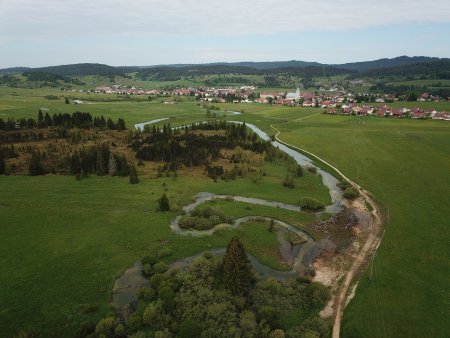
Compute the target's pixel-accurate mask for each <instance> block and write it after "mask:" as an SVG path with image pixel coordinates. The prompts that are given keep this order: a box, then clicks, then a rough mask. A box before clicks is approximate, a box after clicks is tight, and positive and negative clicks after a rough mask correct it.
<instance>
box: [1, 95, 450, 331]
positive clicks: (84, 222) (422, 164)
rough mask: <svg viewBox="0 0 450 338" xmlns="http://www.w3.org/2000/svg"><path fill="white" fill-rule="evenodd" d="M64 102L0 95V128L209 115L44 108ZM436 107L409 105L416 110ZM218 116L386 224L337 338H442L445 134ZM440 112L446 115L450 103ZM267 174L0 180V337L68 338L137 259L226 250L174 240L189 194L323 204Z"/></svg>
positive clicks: (350, 122)
mask: <svg viewBox="0 0 450 338" xmlns="http://www.w3.org/2000/svg"><path fill="white" fill-rule="evenodd" d="M58 93H59V91H57V90H55V89H39V90H27V89H14V88H1V89H0V117H1V118H7V117H10V116H14V117H36V115H37V111H38V110H39V109H40V108H47V109H49V112H50V113H54V112H68V113H71V112H73V111H75V110H80V111H89V112H91V113H92V114H93V115H101V114H103V115H104V116H105V117H111V118H114V119H116V118H118V117H124V118H125V121H126V123H127V126H128V127H129V128H130V127H132V125H133V124H135V123H138V122H143V121H148V120H151V119H155V118H161V117H169V118H170V120H169V121H170V123H171V124H172V125H180V124H183V123H188V122H190V121H200V120H204V119H205V110H204V109H202V108H201V107H199V106H197V105H196V103H195V102H183V103H180V104H176V105H163V104H160V103H159V102H154V101H152V102H148V101H145V100H141V101H119V102H92V104H83V105H73V104H70V105H66V104H64V100H63V99H60V100H48V99H46V98H45V96H46V95H59V94H58ZM402 104H403V105H405V106H408V105H409V104H408V103H403V102H402ZM431 104H432V103H411V105H412V106H422V107H424V108H426V107H429V106H430V105H431ZM395 105H396V104H395ZM395 105H393V106H395ZM433 105H434V104H433ZM219 106H220V108H221V110H233V111H241V110H244V114H242V115H236V116H230V117H227V119H229V120H244V121H247V122H250V123H254V124H256V125H258V126H259V127H260V128H261V129H263V130H264V131H266V132H268V133H269V134H275V131H274V130H273V129H271V127H270V126H271V125H272V124H274V125H275V126H276V127H277V128H278V129H279V130H280V131H281V134H280V135H279V137H280V138H281V139H282V140H283V141H285V142H288V143H290V144H293V145H295V146H298V147H300V148H303V149H306V150H308V151H311V152H313V153H315V154H317V155H318V156H320V157H322V158H324V159H325V160H326V161H328V162H330V163H332V164H333V165H335V166H336V167H337V168H339V169H340V170H341V171H342V172H343V173H344V174H345V175H347V176H349V177H350V178H351V179H353V180H354V181H356V182H357V183H358V184H360V185H361V186H362V187H364V188H365V189H367V190H368V191H370V192H371V193H373V194H374V196H375V198H376V199H377V200H378V201H379V202H380V203H381V204H382V205H383V206H384V207H385V208H386V209H387V210H388V211H389V222H388V223H387V224H386V227H385V229H386V232H385V235H384V238H383V241H382V244H381V246H380V248H379V250H378V252H377V255H376V256H375V259H374V262H373V266H371V267H369V268H368V269H366V271H365V272H364V273H363V274H362V277H361V281H360V283H359V286H358V289H357V292H356V297H355V298H354V299H353V300H352V301H351V303H350V304H349V306H348V308H347V309H346V312H345V315H344V323H343V332H342V335H343V337H361V336H363V337H400V336H401V337H446V336H448V335H449V333H450V327H449V324H448V320H447V319H448V317H450V313H449V303H448V298H449V288H448V285H450V283H449V282H450V280H449V269H448V267H449V263H450V261H449V257H450V252H449V247H448V238H450V233H449V228H448V219H449V217H450V212H449V208H448V202H447V196H448V194H449V190H450V188H449V187H450V179H449V176H448V168H449V167H450V157H449V154H448V145H449V144H450V124H449V123H448V122H446V121H430V120H427V121H416V120H409V119H393V118H390V119H385V118H376V117H373V118H360V117H351V116H330V115H322V114H320V112H321V110H317V109H314V108H289V107H280V106H269V105H260V104H239V105H235V104H228V105H225V104H222V105H219ZM434 106H435V105H434ZM439 107H441V108H442V109H446V110H450V109H449V104H448V103H440V104H439ZM439 107H436V108H439ZM305 117H307V118H305ZM290 121H291V122H290ZM285 122H289V123H285ZM283 123H284V124H283ZM271 171H272V172H273V175H274V177H275V178H273V180H272V178H271V177H270V176H269V177H268V178H267V179H266V182H265V183H267V184H264V182H263V183H262V184H255V183H254V182H252V181H251V180H250V179H248V178H244V179H238V180H237V181H235V182H223V181H219V182H218V183H214V182H213V181H212V180H211V179H209V178H207V177H203V176H201V175H197V176H195V179H193V178H192V177H187V176H186V177H184V176H181V175H180V176H179V177H178V178H177V179H176V180H174V179H173V178H171V177H170V178H169V177H164V178H155V175H149V174H148V173H147V174H146V175H144V176H142V177H141V183H140V184H138V185H130V184H129V183H128V179H121V178H111V177H94V176H92V177H90V178H87V179H83V180H81V181H76V180H75V179H74V177H70V176H53V175H48V176H45V177H25V176H9V177H4V176H2V177H0V191H1V194H0V223H1V224H2V226H1V227H0V244H1V245H0V268H1V270H2V274H1V276H0V282H1V284H2V288H1V290H0V302H1V304H2V308H1V311H0V323H1V324H0V325H1V331H2V334H5V335H6V336H7V337H9V336H12V335H13V334H15V333H16V332H17V331H18V329H20V328H29V329H36V330H37V331H39V332H41V334H42V335H43V336H44V337H51V336H54V337H70V336H71V335H72V334H73V330H74V328H76V327H78V326H79V325H80V324H81V323H83V322H85V321H88V320H89V321H92V322H95V321H96V320H98V319H100V318H102V317H104V316H105V315H106V314H107V313H108V312H109V311H111V308H110V307H109V306H108V302H109V301H110V296H111V287H112V283H113V280H114V278H116V277H117V276H119V275H120V274H121V273H122V272H123V271H124V270H125V269H126V268H128V267H129V266H131V265H132V263H133V262H134V261H136V260H138V259H139V258H140V257H142V256H143V255H145V254H148V253H152V252H154V251H156V250H159V249H160V248H161V247H163V246H169V247H170V248H171V249H172V251H173V255H172V256H171V257H169V258H168V259H169V260H171V259H176V258H181V257H185V256H189V255H192V254H195V253H197V252H200V251H203V250H207V249H209V248H213V247H221V246H224V245H225V243H227V241H228V240H229V239H230V238H231V236H232V235H233V234H234V232H223V233H220V234H219V235H215V236H211V237H208V238H185V237H180V236H176V235H174V234H173V233H172V232H171V231H170V229H169V227H168V224H169V222H170V220H171V219H172V218H173V217H174V216H175V215H176V214H177V213H178V212H179V211H180V208H181V207H182V206H183V205H185V204H188V203H189V202H190V201H191V199H192V198H193V196H194V195H195V194H196V193H197V192H200V191H210V192H214V193H219V194H236V195H247V196H254V197H259V198H267V199H271V200H277V201H285V202H289V203H296V202H297V200H298V199H299V197H300V195H301V194H305V195H308V196H311V197H314V198H318V199H321V200H323V202H325V203H326V202H327V201H328V200H327V198H329V197H328V195H327V193H326V190H325V188H324V187H323V186H321V184H320V182H318V181H317V180H316V179H315V177H314V176H312V175H311V176H307V177H304V178H302V179H304V181H303V182H304V183H303V185H299V186H298V187H297V189H295V190H290V189H287V188H283V187H282V186H281V184H279V183H278V181H280V182H281V180H282V178H283V177H284V172H282V169H280V168H277V167H276V166H275V167H273V168H272V169H271ZM278 176H279V179H278ZM163 182H164V183H166V187H167V190H168V191H167V194H168V196H169V199H170V201H171V205H172V208H173V210H172V211H171V212H169V213H161V212H156V211H155V209H156V200H157V198H159V197H160V196H161V194H162V193H163V192H164V191H165V189H166V187H165V186H163ZM253 208H256V207H253ZM258 208H259V207H258ZM266 209H267V210H266V211H265V213H264V214H267V215H273V216H277V217H278V216H279V218H284V220H286V221H288V222H297V223H298V224H300V225H301V226H303V225H305V226H306V225H307V221H308V219H309V217H310V215H308V214H302V215H298V218H296V217H294V216H295V215H290V214H289V213H288V212H281V211H279V210H276V211H274V210H269V209H270V208H266ZM239 210H241V209H237V211H235V212H236V213H238V211H239ZM244 211H245V209H244V210H241V211H239V212H243V213H244ZM230 212H231V211H230ZM258 212H260V211H259V210H258ZM278 214H279V215H278ZM252 229H254V231H258V230H261V231H263V233H261V234H259V235H258V237H257V238H258V241H257V242H256V243H257V244H256V245H258V243H263V242H264V239H265V236H266V235H267V234H266V233H265V231H267V230H266V229H258V228H257V227H253V228H252ZM252 231H253V230H252ZM243 236H244V237H245V238H250V237H251V236H249V235H248V234H245V233H244V234H243ZM244 244H245V241H244ZM254 252H257V250H256V249H255V250H254Z"/></svg>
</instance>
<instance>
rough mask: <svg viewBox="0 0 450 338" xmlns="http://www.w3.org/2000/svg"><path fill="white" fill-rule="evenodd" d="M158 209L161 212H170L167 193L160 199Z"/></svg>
mask: <svg viewBox="0 0 450 338" xmlns="http://www.w3.org/2000/svg"><path fill="white" fill-rule="evenodd" d="M158 209H159V210H160V211H169V210H170V204H169V199H168V198H167V195H166V194H165V193H164V194H163V195H162V196H161V198H160V199H158Z"/></svg>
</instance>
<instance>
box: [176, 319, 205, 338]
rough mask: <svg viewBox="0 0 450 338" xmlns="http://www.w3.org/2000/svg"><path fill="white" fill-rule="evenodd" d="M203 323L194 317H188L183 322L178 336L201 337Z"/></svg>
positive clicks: (184, 337) (186, 337)
mask: <svg viewBox="0 0 450 338" xmlns="http://www.w3.org/2000/svg"><path fill="white" fill-rule="evenodd" d="M201 329H202V328H201V325H200V324H199V323H198V322H197V321H196V320H193V319H190V318H188V319H186V320H185V321H184V322H182V323H181V325H180V329H179V331H178V335H177V337H180V338H195V337H199V336H200V334H201V333H202V330H201Z"/></svg>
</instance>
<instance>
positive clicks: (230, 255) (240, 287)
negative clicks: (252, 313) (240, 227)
mask: <svg viewBox="0 0 450 338" xmlns="http://www.w3.org/2000/svg"><path fill="white" fill-rule="evenodd" d="M253 282H254V276H253V272H252V269H251V265H250V261H249V260H248V258H247V254H246V253H245V249H244V245H243V244H242V242H241V241H240V239H239V237H237V236H234V237H233V238H232V239H231V241H230V242H229V243H228V246H227V251H226V253H225V256H224V257H223V283H224V286H225V288H227V289H228V290H230V291H231V293H232V294H234V295H240V296H245V295H247V294H248V292H249V289H250V287H251V286H252V284H253Z"/></svg>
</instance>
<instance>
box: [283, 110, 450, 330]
mask: <svg viewBox="0 0 450 338" xmlns="http://www.w3.org/2000/svg"><path fill="white" fill-rule="evenodd" d="M441 122H444V123H441ZM277 128H278V129H280V130H281V132H282V133H281V135H280V136H279V137H280V138H281V139H282V140H283V141H285V142H288V143H290V144H293V145H296V146H298V147H301V148H303V149H305V150H308V151H311V152H313V153H315V154H317V155H319V156H320V157H322V158H323V159H324V160H326V161H328V162H329V163H332V164H333V165H335V166H336V167H337V168H339V169H340V170H341V171H342V172H343V173H344V174H345V175H347V176H348V177H350V178H351V179H353V180H355V181H356V182H358V184H360V185H361V186H362V187H364V188H365V189H367V190H368V191H370V192H371V193H373V194H374V196H375V198H376V199H377V200H378V201H379V202H380V203H381V204H382V205H383V206H384V207H385V208H386V209H387V210H388V213H389V221H388V223H387V224H386V225H385V231H386V232H385V235H384V237H383V241H382V243H381V246H380V248H379V250H378V251H377V254H376V256H375V258H374V261H373V266H371V267H369V268H368V269H367V270H366V271H365V273H364V274H363V275H362V277H361V280H360V282H359V286H358V289H357V292H356V297H355V298H354V300H353V301H352V302H351V303H350V305H349V306H348V308H347V309H346V312H345V315H344V323H343V330H342V335H343V337H447V336H448V335H449V333H450V325H449V322H448V318H449V315H450V311H449V309H450V308H449V302H448V299H449V295H450V290H449V285H450V284H449V282H450V279H449V263H450V259H449V257H450V255H449V254H450V251H449V246H448V239H449V238H450V231H449V227H448V224H449V223H448V219H449V217H450V210H449V205H448V202H447V200H448V195H449V192H450V177H449V175H448V168H450V157H449V152H448V145H449V144H450V124H448V122H446V121H415V120H407V119H384V118H367V119H360V118H357V117H342V116H327V115H317V116H313V117H311V118H308V119H304V120H301V121H298V122H292V123H288V124H282V125H279V126H277Z"/></svg>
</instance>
